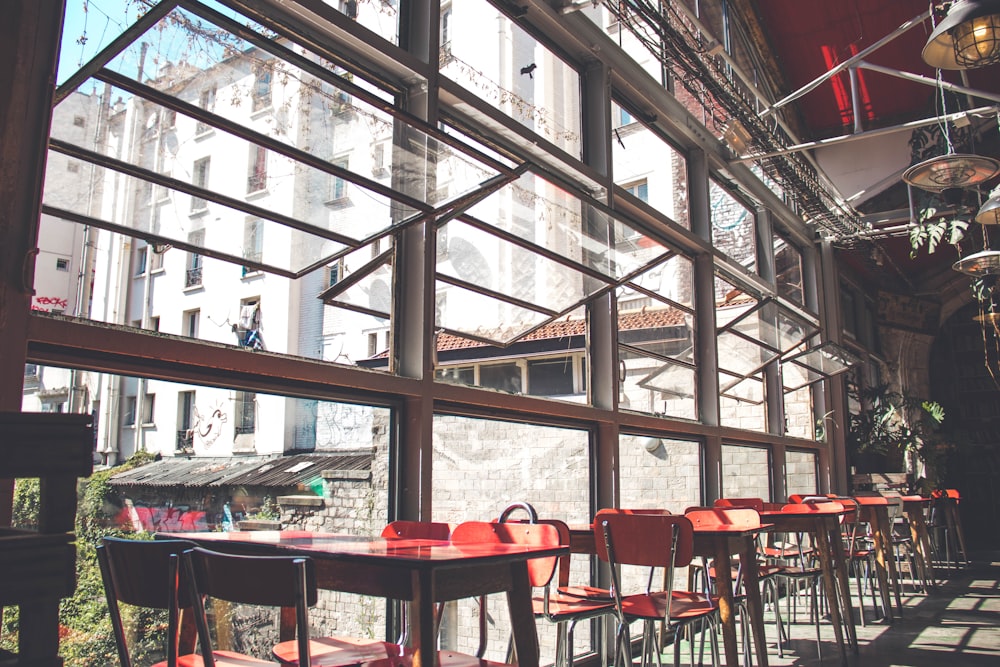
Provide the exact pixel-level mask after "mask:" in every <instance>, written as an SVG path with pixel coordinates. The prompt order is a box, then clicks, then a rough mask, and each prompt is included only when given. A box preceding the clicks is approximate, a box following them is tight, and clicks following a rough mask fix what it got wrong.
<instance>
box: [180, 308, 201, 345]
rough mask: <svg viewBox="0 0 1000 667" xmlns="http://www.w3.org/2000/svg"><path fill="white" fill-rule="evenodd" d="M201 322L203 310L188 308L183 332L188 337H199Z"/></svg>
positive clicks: (185, 313)
mask: <svg viewBox="0 0 1000 667" xmlns="http://www.w3.org/2000/svg"><path fill="white" fill-rule="evenodd" d="M200 324H201V311H200V310H197V309H196V310H187V311H184V331H183V332H182V333H183V334H184V335H185V336H187V337H188V338H197V337H198V327H199V325H200Z"/></svg>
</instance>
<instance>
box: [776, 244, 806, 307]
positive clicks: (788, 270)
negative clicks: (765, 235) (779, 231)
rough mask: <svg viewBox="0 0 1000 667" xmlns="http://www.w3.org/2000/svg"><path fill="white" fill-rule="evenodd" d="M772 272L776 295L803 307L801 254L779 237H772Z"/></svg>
mask: <svg viewBox="0 0 1000 667" xmlns="http://www.w3.org/2000/svg"><path fill="white" fill-rule="evenodd" d="M774 272H775V276H776V280H777V284H778V294H779V295H780V296H783V297H785V298H786V299H788V300H789V301H792V302H794V303H797V304H799V305H800V306H804V305H805V292H804V290H803V285H802V253H801V252H799V250H798V248H796V247H795V246H793V245H791V244H790V243H788V242H787V241H786V240H785V239H783V238H781V237H780V236H775V237H774Z"/></svg>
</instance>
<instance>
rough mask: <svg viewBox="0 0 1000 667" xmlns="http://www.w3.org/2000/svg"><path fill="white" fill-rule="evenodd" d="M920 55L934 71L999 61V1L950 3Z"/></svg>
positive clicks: (977, 0) (971, 0) (973, 66)
mask: <svg viewBox="0 0 1000 667" xmlns="http://www.w3.org/2000/svg"><path fill="white" fill-rule="evenodd" d="M920 55H921V57H923V59H924V62H926V63H927V64H928V65H930V66H931V67H935V68H937V69H973V68H976V67H983V66H984V65H992V64H993V63H995V62H1000V0H959V1H958V2H956V3H955V4H953V5H952V6H951V9H949V10H948V14H947V16H945V17H944V19H942V20H941V22H940V23H938V24H937V25H936V26H935V27H934V31H933V32H932V33H931V35H930V37H929V38H928V39H927V44H926V45H924V49H923V51H922V52H921V54H920Z"/></svg>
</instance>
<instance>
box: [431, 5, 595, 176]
mask: <svg viewBox="0 0 1000 667" xmlns="http://www.w3.org/2000/svg"><path fill="white" fill-rule="evenodd" d="M487 26H488V27H487ZM441 30H442V34H441V58H440V61H441V72H442V74H443V75H444V76H446V77H448V78H450V79H452V80H453V81H455V82H456V83H458V84H460V85H462V86H463V87H465V88H466V89H468V90H469V92H471V93H473V94H475V95H477V96H479V97H480V98H482V99H483V100H484V101H486V102H487V103H489V104H490V105H491V106H494V107H496V108H497V109H499V110H500V111H501V112H503V113H505V114H507V115H508V116H510V117H511V118H513V119H514V120H515V121H517V122H518V123H521V124H522V125H524V126H526V127H528V128H529V129H531V130H533V131H534V132H536V133H538V135H540V136H541V137H543V138H544V139H546V140H547V141H549V142H551V143H552V144H553V145H554V146H555V147H556V148H559V149H562V150H564V151H566V152H567V153H569V154H570V155H572V156H573V157H576V158H579V157H581V155H582V150H583V149H582V142H581V140H580V76H579V74H577V72H576V70H574V69H573V68H572V67H570V65H569V64H567V63H566V62H565V61H563V60H561V59H560V58H559V57H558V56H557V55H555V54H554V53H553V52H552V51H550V50H549V49H547V48H546V47H545V46H544V45H542V44H541V43H539V42H537V41H536V40H535V39H534V38H533V37H532V36H531V35H529V34H528V33H527V32H525V31H524V30H523V29H521V27H520V26H518V25H517V24H516V23H514V22H512V21H510V20H509V19H508V18H507V17H506V16H505V15H503V14H501V13H500V12H499V11H497V10H496V9H495V8H494V7H492V6H491V5H490V4H489V3H487V2H484V1H483V0H462V1H461V2H452V0H444V2H442V3H441ZM491 36H495V37H491ZM491 41H492V44H491Z"/></svg>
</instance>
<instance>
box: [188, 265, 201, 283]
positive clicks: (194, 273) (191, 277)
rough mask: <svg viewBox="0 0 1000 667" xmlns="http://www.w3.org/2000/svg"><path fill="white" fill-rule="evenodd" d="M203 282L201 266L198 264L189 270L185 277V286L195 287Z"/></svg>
mask: <svg viewBox="0 0 1000 667" xmlns="http://www.w3.org/2000/svg"><path fill="white" fill-rule="evenodd" d="M200 284H201V267H200V266H196V267H194V268H191V269H188V270H187V275H186V276H185V277H184V287H195V286H197V285H200Z"/></svg>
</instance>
